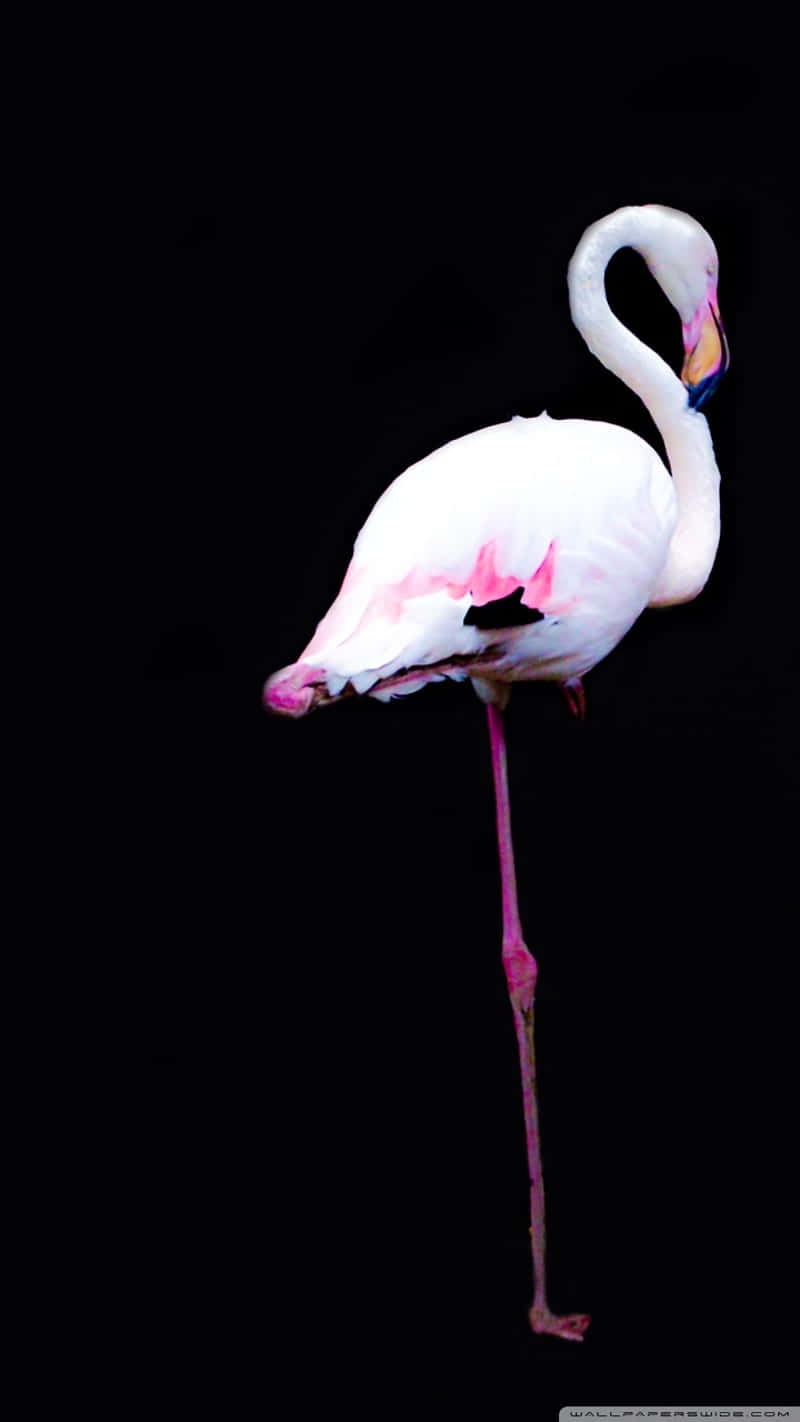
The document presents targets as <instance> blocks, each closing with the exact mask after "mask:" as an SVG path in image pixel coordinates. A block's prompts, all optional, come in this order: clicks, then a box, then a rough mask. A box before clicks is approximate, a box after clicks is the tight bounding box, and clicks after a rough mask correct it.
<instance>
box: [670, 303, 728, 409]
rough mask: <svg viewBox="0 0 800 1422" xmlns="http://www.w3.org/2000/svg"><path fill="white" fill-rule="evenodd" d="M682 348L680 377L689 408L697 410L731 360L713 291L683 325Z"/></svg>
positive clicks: (714, 387) (711, 392)
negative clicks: (691, 317)
mask: <svg viewBox="0 0 800 1422" xmlns="http://www.w3.org/2000/svg"><path fill="white" fill-rule="evenodd" d="M683 348H684V350H685V352H686V359H685V360H684V362H683V370H682V371H681V380H682V381H683V383H684V385H685V386H686V389H687V390H688V392H689V404H690V406H691V408H692V409H693V410H699V409H700V406H701V405H702V404H704V403H705V401H706V400H707V399H708V397H709V395H713V393H714V391H715V390H716V388H717V386H718V384H719V382H720V380H721V379H722V377H723V375H724V374H725V371H726V370H727V369H728V366H729V365H730V363H731V358H730V352H729V350H728V341H727V338H726V336H725V328H724V327H723V325H722V318H721V316H720V314H719V306H718V305H717V293H716V290H714V291H712V292H710V293H709V295H708V298H707V300H706V301H704V302H703V304H702V305H701V306H700V308H699V310H698V311H697V313H696V315H695V317H694V319H693V320H692V321H690V322H689V323H688V324H687V325H685V326H684V328H683Z"/></svg>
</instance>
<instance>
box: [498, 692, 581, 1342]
mask: <svg viewBox="0 0 800 1422" xmlns="http://www.w3.org/2000/svg"><path fill="white" fill-rule="evenodd" d="M487 711H488V714H489V740H490V743H491V748H492V770H493V772H494V792H495V800H496V804H497V842H498V846H499V849H500V880H501V885H502V892H503V967H504V969H505V974H506V982H507V983H508V993H509V997H510V998H511V1009H512V1011H513V1013H514V1027H515V1029H516V1033H517V1045H518V1047H519V1060H520V1070H521V1073H522V1099H523V1104H524V1108H525V1137H526V1140H527V1146H528V1175H529V1178H530V1201H531V1250H532V1253H533V1305H532V1307H531V1310H530V1313H529V1318H530V1324H531V1328H532V1329H533V1331H534V1333H555V1334H557V1335H558V1337H559V1338H569V1339H572V1340H573V1341H574V1342H576V1343H579V1342H581V1341H582V1340H583V1335H584V1333H585V1332H586V1329H587V1328H588V1327H589V1317H588V1315H587V1314H585V1313H571V1314H567V1315H566V1316H563V1317H560V1318H559V1317H557V1316H556V1315H555V1314H553V1313H551V1312H550V1309H549V1307H548V1304H547V1283H546V1274H545V1213H544V1183H543V1180H542V1160H541V1152H540V1149H539V1113H538V1110H537V1105H536V1057H535V1054H534V1046H533V999H534V993H535V990H536V975H537V967H536V960H535V959H534V958H533V957H532V955H531V954H530V953H529V952H528V949H527V948H526V947H525V944H524V942H523V939H522V927H521V925H520V921H519V907H518V904H517V880H516V874H515V871H514V846H513V844H512V841H511V805H510V802H509V796H508V773H507V769H506V741H505V732H504V730H503V713H502V711H501V710H500V709H499V708H498V707H497V706H488V707H487Z"/></svg>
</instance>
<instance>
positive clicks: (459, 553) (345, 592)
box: [264, 205, 728, 1341]
mask: <svg viewBox="0 0 800 1422" xmlns="http://www.w3.org/2000/svg"><path fill="white" fill-rule="evenodd" d="M621 247H633V248H634V249H635V250H636V251H638V252H639V253H640V254H641V255H642V256H643V257H644V260H645V262H646V263H647V266H648V268H649V270H650V272H651V273H652V275H653V276H654V277H655V279H656V281H657V282H658V284H659V286H660V287H661V288H662V290H663V291H664V292H665V294H666V296H667V297H668V298H669V300H670V302H671V303H672V305H673V306H674V307H675V309H676V310H677V312H678V314H679V315H680V318H681V322H682V325H683V339H684V349H685V354H686V359H685V362H684V365H683V370H682V373H681V380H679V379H678V378H677V376H676V375H674V373H673V372H672V370H671V369H670V368H669V366H668V365H666V364H665V362H664V361H663V360H662V359H661V357H660V356H658V355H656V354H655V352H654V351H652V350H650V349H649V348H648V347H647V346H645V345H644V344H643V343H642V342H641V341H640V340H638V339H637V338H636V337H635V336H634V335H632V334H631V332H630V331H628V330H627V329H626V328H625V327H624V326H623V325H622V324H621V322H620V321H618V320H617V318H616V317H615V316H614V315H613V313H612V311H611V309H610V307H609V305H608V302H607V300H606V295H605V287H604V273H605V269H606V266H607V265H608V262H609V261H610V259H611V257H612V256H613V254H614V253H615V252H616V251H618V250H619V249H620V248H621ZM717 279H718V261H717V253H716V249H715V247H714V244H713V242H712V240H711V238H710V237H709V235H708V233H707V232H705V231H704V229H703V228H702V227H701V226H700V225H699V223H697V222H696V221H695V220H694V219H693V218H691V217H689V216H688V215H687V214H685V213H682V212H677V211H676V210H675V209H673V208H668V207H661V206H658V205H648V206H644V207H623V208H620V209H618V210H617V211H616V212H613V213H611V214H610V216H608V217H605V218H603V219H602V220H601V221H599V222H596V223H594V224H593V225H592V226H591V227H590V228H588V230H587V231H586V232H585V233H584V235H583V237H582V238H581V241H580V242H579V243H578V247H577V249H576V251H575V254H574V256H573V258H572V261H571V263H570V267H569V297H570V309H571V312H572V319H573V321H574V323H575V325H576V326H577V328H578V330H579V331H580V333H581V335H582V336H583V338H584V340H585V341H586V344H587V345H588V347H589V349H590V350H591V351H592V352H593V353H594V355H596V356H597V358H598V359H599V360H600V361H602V363H603V364H604V365H605V366H607V367H608V369H609V370H611V371H613V372H614V374H615V375H618V376H619V377H620V379H621V380H623V381H624V382H625V384H626V385H628V386H629V387H630V388H631V389H632V390H634V391H635V392H636V394H637V395H639V397H640V398H641V399H642V400H643V402H644V404H645V405H646V407H647V409H648V410H649V412H650V414H651V415H652V417H653V420H654V421H655V424H656V425H657V427H658V429H659V431H660V433H661V435H662V437H663V440H664V445H665V447H666V450H667V454H668V457H669V464H670V470H671V477H670V472H668V471H667V469H666V468H665V466H664V464H663V463H662V461H661V460H660V459H659V457H658V456H657V455H656V454H655V453H654V451H653V450H652V449H651V448H650V446H649V445H648V444H646V443H645V442H644V440H642V439H640V438H639V437H638V436H637V435H634V434H631V433H630V432H629V431H628V430H625V429H621V428H619V427H618V426H616V425H609V424H604V423H600V422H595V421H586V420H552V419H550V418H549V417H548V416H547V415H546V414H542V415H539V416H538V418H536V419H523V418H521V417H519V416H515V417H514V418H513V419H511V420H509V421H507V422H505V423H503V424H499V425H493V426H491V427H490V428H488V429H483V430H478V431H476V432H475V433H474V434H470V435H465V436H464V437H463V438H461V439H456V440H453V441H452V442H450V443H449V444H446V445H444V446H443V447H442V448H441V449H437V450H436V451H435V452H434V453H433V454H430V455H428V456H427V458H425V459H422V460H420V461H419V462H418V463H417V464H414V465H412V466H411V467H410V468H409V469H407V470H406V471H405V472H404V473H403V474H401V475H400V476H399V477H398V478H397V479H395V480H394V482H393V483H392V484H391V485H390V486H389V488H388V489H387V490H386V492H385V493H384V494H383V495H382V497H381V498H380V499H379V500H378V502H377V504H376V505H375V507H374V509H373V510H372V513H371V514H370V515H369V518H368V519H367V521H366V523H365V524H364V527H363V528H362V530H361V532H360V533H359V535H358V538H357V539H356V543H355V548H354V552H353V558H352V561H351V563H350V565H349V567H348V569H347V572H346V575H345V579H344V582H343V584H342V587H341V590H340V592H339V595H338V597H337V598H336V600H335V602H334V603H333V605H332V607H331V608H330V610H329V612H328V613H327V614H326V616H325V617H324V618H323V619H322V621H321V622H320V624H319V626H318V627H317V630H316V632H315V634H314V636H313V638H312V639H311V641H310V642H309V644H308V646H307V647H306V649H305V651H304V652H303V653H302V654H301V656H300V658H299V659H298V661H297V662H295V663H294V664H293V665H292V666H289V667H285V668H284V669H283V670H281V671H279V672H276V673H275V675H274V676H272V677H271V678H270V679H269V681H268V682H267V684H266V686H265V688H264V699H265V704H266V705H267V706H268V707H269V708H270V709H271V710H273V711H276V712H279V713H282V714H284V715H287V716H292V717H297V716H302V715H304V714H305V713H306V712H308V711H309V710H311V709H312V708H314V707H316V706H320V705H324V704H329V703H331V702H333V701H338V700H341V699H342V698H343V697H346V696H348V695H353V694H364V693H367V694H369V695H371V696H374V697H377V698H378V699H380V700H388V699H389V698H390V697H393V696H399V695H406V694H408V693H410V692H412V691H416V690H418V689H419V688H420V687H422V686H424V685H426V684H427V683H428V682H431V681H442V680H443V679H444V678H446V677H449V678H452V679H454V680H463V679H464V678H465V677H469V678H470V680H471V681H472V683H473V685H474V687H475V690H476V691H477V693H478V695H479V696H480V697H481V699H482V700H483V701H484V702H485V703H486V704H487V711H488V719H489V736H490V743H491V755H492V767H493V772H494V786H495V795H496V804H497V833H498V843H499V852H500V872H501V884H502V907H503V945H502V957H503V966H504V969H505V974H506V980H507V983H508V990H509V995H510V999H511V1006H512V1010H513V1014H514V1022H515V1027H516V1033H517V1041H518V1045H519V1055H520V1067H521V1074H522V1090H523V1099H524V1108H525V1128H526V1138H527V1150H528V1168H529V1175H530V1209H531V1242H532V1254H533V1276H534V1297H533V1304H532V1307H531V1309H530V1315H529V1317H530V1323H531V1327H532V1328H533V1330H534V1332H537V1333H554V1334H557V1335H558V1336H560V1337H562V1338H568V1339H572V1340H575V1341H579V1340H581V1339H582V1338H583V1335H584V1332H585V1330H586V1328H587V1326H588V1324H589V1318H588V1316H587V1315H586V1314H570V1315H567V1316H561V1317H559V1316H556V1315H554V1314H553V1313H551V1311H550V1309H549V1307H548V1304H547V1292H546V1279H545V1214H544V1189H543V1184H542V1171H541V1160H540V1150H539V1128H538V1119H537V1103H536V1087H535V1059H534V1042H533V1002H534V990H535V985H536V976H537V965H536V962H535V960H534V958H533V957H532V956H531V954H530V953H529V951H528V949H527V948H526V946H525V943H524V941H523V937H522V929H521V926H520V921H519V912H518V907H517V893H516V881H515V873H514V858H513V848H512V842H511V821H510V806H509V798H508V782H507V775H506V751H505V739H504V731H503V717H502V712H503V710H504V708H505V706H506V704H507V702H508V697H509V694H510V690H511V683H512V682H514V681H535V680H545V681H555V682H558V683H560V685H561V686H562V688H563V690H564V692H565V694H566V696H567V699H568V701H569V704H570V706H571V709H572V710H573V711H574V712H575V714H576V715H579V716H583V714H584V710H585V702H584V694H583V684H582V680H581V678H582V677H583V676H584V674H585V673H586V672H588V671H589V670H590V669H591V668H592V667H593V666H595V665H596V664H597V663H598V662H599V661H600V660H601V658H603V657H605V656H606V655H607V653H608V652H610V651H611V650H612V648H613V647H615V646H616V644H617V643H618V642H619V641H620V639H621V638H622V637H623V636H624V635H625V633H626V632H627V631H628V629H629V628H630V627H631V625H632V624H633V622H634V621H635V620H636V618H637V617H638V616H639V614H640V612H642V611H643V609H644V608H645V607H665V606H668V605H670V604H672V603H681V602H686V601H688V600H689V599H690V598H693V597H696V596H697V594H698V593H699V592H700V591H701V589H702V588H703V586H704V584H705V582H706V580H707V578H708V576H709V573H710V571H711V567H712V564H713V562H714V557H715V554H716V550H717V544H718V542H719V471H718V469H717V466H716V463H715V461H714V452H713V447H712V444H711V437H710V434H709V430H708V425H707V424H706V420H705V418H704V416H703V415H701V414H700V413H699V407H700V405H701V404H702V403H703V401H704V400H705V399H706V398H707V397H708V395H709V394H710V393H711V391H712V390H713V389H714V387H715V385H716V383H717V381H718V380H719V378H720V377H721V375H722V374H723V373H724V371H725V369H726V368H727V364H728V349H727V343H726V340H725V335H724V332H723V328H722V323H721V320H720V315H719V308H718V305H717ZM682 382H683V383H682ZM687 390H688V398H687Z"/></svg>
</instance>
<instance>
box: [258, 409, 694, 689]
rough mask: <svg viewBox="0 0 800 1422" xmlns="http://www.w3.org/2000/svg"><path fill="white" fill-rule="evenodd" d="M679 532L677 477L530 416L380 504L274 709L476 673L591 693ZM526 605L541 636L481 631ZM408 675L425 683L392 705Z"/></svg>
mask: <svg viewBox="0 0 800 1422" xmlns="http://www.w3.org/2000/svg"><path fill="white" fill-rule="evenodd" d="M676 521H677V504H676V499H675V492H674V486H673V483H672V480H671V478H670V476H669V474H668V472H667V470H666V468H665V467H664V465H663V463H662V462H661V460H660V459H659V458H658V456H657V455H656V454H655V452H654V451H653V450H652V449H651V448H650V446H649V445H648V444H646V443H645V441H644V440H642V439H640V438H639V437H638V436H637V435H634V434H631V433H630V432H629V431H628V430H625V429H621V428H620V427H618V426H615V425H609V424H604V423H600V422H595V421H586V420H552V419H550V417H549V416H548V415H546V414H542V415H539V416H538V417H537V418H535V419H524V418H522V417H521V416H514V418H513V419H511V420H508V421H506V422H505V423H503V424H499V425H492V426H490V427H489V428H488V429H483V430H478V431H477V432H476V433H474V434H469V435H465V436H463V437H462V438H461V439H455V440H452V441H451V442H450V443H449V444H446V445H444V446H442V448H441V449H437V450H436V451H435V452H434V453H433V454H430V455H428V456H427V457H426V458H425V459H421V460H420V461H419V462H418V463H416V464H413V465H411V467H410V468H409V469H407V470H406V471H405V472H404V473H403V474H401V475H400V476H399V477H398V478H397V479H395V480H394V482H393V483H392V484H391V485H390V486H389V488H388V489H387V490H386V492H385V493H384V494H383V495H382V497H381V498H380V499H379V500H378V502H377V504H376V505H375V507H374V509H373V510H372V513H371V514H370V516H369V518H368V519H367V521H366V523H365V524H364V527H363V528H362V530H361V532H360V533H359V535H358V538H357V540H356V544H355V548H354V552H353V558H352V561H351V563H350V566H349V568H348V570H347V573H346V575H345V579H344V582H343V584H342V588H341V591H340V592H339V595H338V597H337V598H336V600H335V602H334V603H333V606H332V607H331V608H330V610H329V612H328V613H327V615H326V616H325V617H324V618H323V620H322V621H321V622H320V624H319V626H318V628H317V630H316V632H315V634H314V636H313V638H312V639H311V641H310V643H309V644H308V646H307V647H306V649H305V651H304V652H303V653H302V654H301V656H300V658H299V660H298V662H297V663H295V664H294V665H293V666H292V667H288V668H286V669H285V670H284V671H282V672H278V673H277V674H276V675H275V676H274V677H273V678H272V679H271V681H270V683H269V684H268V689H267V699H268V703H269V704H270V705H271V706H272V707H273V708H274V709H276V710H284V711H287V712H289V713H290V714H291V712H292V710H293V709H294V707H295V705H296V706H297V709H298V710H300V708H301V707H302V708H303V709H305V708H304V707H303V702H304V701H305V700H306V699H307V696H308V690H309V689H310V688H312V687H313V686H315V685H317V686H319V684H320V683H322V682H324V684H325V691H326V692H327V695H328V696H332V697H333V696H336V695H338V694H339V693H340V692H341V691H342V689H343V688H344V686H345V685H346V683H348V682H349V683H350V684H351V685H352V687H353V689H354V690H355V691H356V692H358V693H364V692H369V693H370V694H371V695H373V696H376V697H377V698H379V699H388V698H389V696H391V695H401V694H408V693H409V692H411V691H416V690H418V689H419V688H420V687H421V686H423V685H425V684H426V683H427V682H428V681H431V680H441V679H442V677H443V676H444V675H446V676H449V677H452V678H454V679H462V678H463V677H465V676H467V675H469V666H470V658H472V657H474V658H476V659H478V658H479V659H480V661H479V662H476V674H477V672H478V667H480V676H481V680H482V681H483V680H485V679H486V678H487V677H490V678H491V679H492V680H498V681H518V680H524V681H527V680H550V681H562V682H568V681H571V680H574V679H575V678H578V677H581V676H582V675H583V674H584V673H585V672H587V671H589V670H590V668H591V667H593V666H595V665H596V664H597V662H599V661H600V660H601V659H602V658H603V657H605V656H606V655H607V653H608V652H610V651H611V650H612V648H613V647H615V646H616V644H617V642H619V640H620V638H621V637H622V636H623V635H624V634H625V632H627V630H628V628H629V627H630V626H631V625H632V623H633V622H634V621H635V620H636V618H637V617H638V616H639V613H640V612H641V611H642V609H643V608H644V607H646V605H647V603H648V601H649V599H650V596H651V593H652V591H653V589H654V587H655V585H656V583H657V580H658V576H659V573H660V572H661V569H662V568H663V566H664V562H665V560H666V556H667V551H668V548H669V543H670V539H671V536H672V533H673V530H674V528H675V524H676ZM515 592H518V593H519V601H520V605H521V606H522V607H525V608H529V609H535V610H536V611H537V612H538V613H540V614H541V617H540V618H539V619H538V620H536V622H535V623H532V624H531V625H523V626H512V627H503V626H502V625H501V626H498V627H492V628H481V627H478V626H475V625H474V624H472V623H470V622H469V621H465V618H468V616H469V613H470V609H471V608H473V607H484V606H486V605H487V604H490V603H492V602H500V600H502V599H503V598H505V597H507V596H509V595H510V594H512V593H515ZM453 658H457V659H463V661H461V660H460V661H459V664H456V665H454V664H453V663H452V659H453ZM408 668H414V669H415V671H416V669H419V673H418V675H415V676H413V677H409V678H405V679H404V681H403V684H402V685H401V686H397V687H392V688H391V689H389V690H384V689H382V683H383V682H385V681H386V680H387V679H389V678H392V677H395V676H396V674H397V673H398V672H401V671H403V670H405V669H408ZM443 668H444V670H442V669H443Z"/></svg>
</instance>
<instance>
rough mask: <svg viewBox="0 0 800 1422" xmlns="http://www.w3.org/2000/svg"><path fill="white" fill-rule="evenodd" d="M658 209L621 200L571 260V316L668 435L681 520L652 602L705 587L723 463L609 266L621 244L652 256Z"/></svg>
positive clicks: (659, 236) (678, 598) (659, 226)
mask: <svg viewBox="0 0 800 1422" xmlns="http://www.w3.org/2000/svg"><path fill="white" fill-rule="evenodd" d="M663 238H664V231H663V219H662V218H661V217H660V216H659V214H658V209H657V208H647V207H623V208H620V209H619V211H617V212H614V213H612V214H611V216H610V217H607V218H604V219H603V221H601V222H596V223H595V224H594V226H592V227H590V228H589V229H588V231H587V232H585V233H584V236H583V237H582V239H581V241H580V243H579V244H578V247H577V249H576V252H575V255H574V257H573V258H572V261H571V262H570V267H569V295H570V310H571V312H572V319H573V321H574V323H575V325H576V326H577V328H578V330H579V331H580V333H581V335H582V336H583V339H584V340H585V342H586V344H587V346H588V347H589V350H590V351H591V352H592V354H593V355H595V356H597V359H598V360H599V361H601V362H602V364H603V365H604V366H606V367H607V368H608V369H609V370H610V371H612V372H613V373H614V375H617V376H619V378H620V380H622V381H624V383H625V384H626V385H627V386H628V387H629V389H631V390H633V391H634V392H635V393H636V394H637V395H638V396H639V398H640V400H642V402H643V403H644V405H645V406H646V408H647V409H648V410H649V412H650V415H651V416H652V418H653V421H654V423H655V424H656V426H657V428H658V430H659V433H660V434H661V437H662V439H663V441H664V445H665V448H666V451H667V457H668V459H669V465H670V470H671V472H672V477H673V480H674V483H675V493H676V495H677V501H678V522H677V525H676V527H675V530H674V532H673V535H672V539H671V541H670V545H669V551H668V554H667V560H666V563H665V565H664V567H663V569H662V571H661V574H660V576H659V579H658V582H657V584H656V586H655V588H654V591H653V595H652V597H651V601H650V606H651V607H654V606H664V605H666V604H669V603H676V602H687V601H688V600H689V599H690V598H693V597H696V596H697V594H698V593H699V592H700V590H701V588H702V587H703V586H704V584H705V582H706V580H707V578H708V575H709V573H710V572H711V568H712V565H713V563H714V557H715V555H716V551H717V545H718V543H719V470H718V469H717V465H716V462H715V460H714V449H713V446H712V443H711V435H710V433H709V429H708V425H707V423H706V421H705V418H704V416H703V415H701V414H700V413H699V411H696V410H692V409H691V408H690V406H689V404H688V400H687V395H686V391H685V389H684V387H683V385H682V384H681V382H680V380H679V379H678V377H677V376H676V375H675V374H674V372H673V371H672V370H671V369H670V367H669V366H668V365H667V363H666V361H663V360H662V359H661V357H660V356H659V355H657V354H656V352H655V351H653V350H651V349H650V347H649V346H646V345H645V344H644V342H643V341H640V340H639V339H638V337H637V336H634V335H633V333H632V332H631V331H629V330H628V329H627V327H626V326H623V324H622V322H621V321H619V320H617V317H616V316H615V315H614V313H613V311H612V310H611V307H610V306H609V304H608V300H607V298H606V292H605V281H604V277H605V270H606V267H607V266H608V263H609V262H610V260H611V258H612V257H613V255H614V253H615V252H618V251H619V249H620V248H621V247H633V248H634V249H635V251H637V252H639V253H640V254H641V255H642V256H643V257H644V259H645V261H648V258H649V257H650V255H651V254H652V255H655V254H656V252H657V250H658V247H659V240H661V241H662V242H663Z"/></svg>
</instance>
